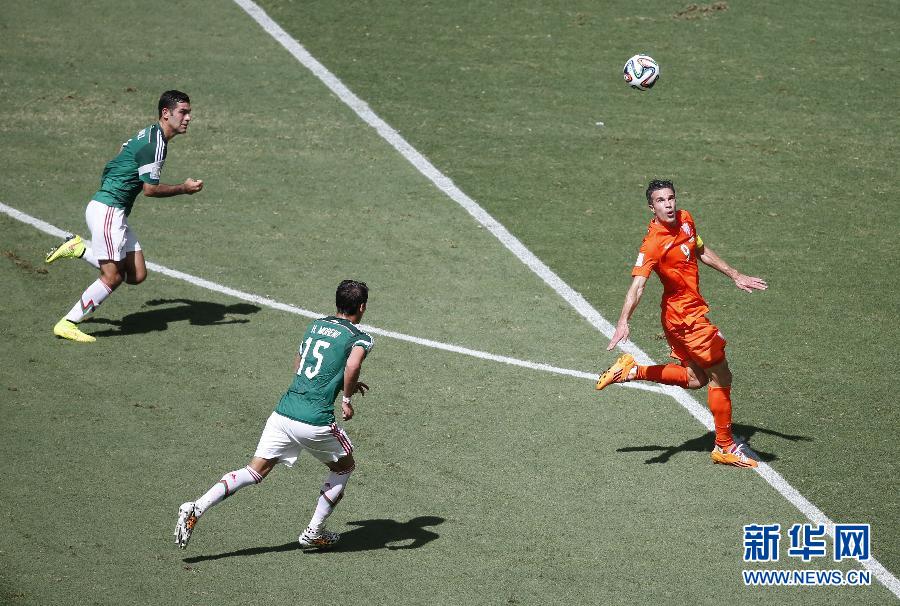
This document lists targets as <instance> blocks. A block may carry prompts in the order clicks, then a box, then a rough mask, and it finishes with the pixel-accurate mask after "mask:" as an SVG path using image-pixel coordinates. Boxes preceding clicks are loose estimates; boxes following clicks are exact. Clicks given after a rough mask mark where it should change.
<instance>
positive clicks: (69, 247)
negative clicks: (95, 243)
mask: <svg viewBox="0 0 900 606" xmlns="http://www.w3.org/2000/svg"><path fill="white" fill-rule="evenodd" d="M84 250H85V247H84V241H83V240H82V239H81V236H69V237H68V238H66V239H65V241H63V243H62V244H60V245H59V246H57V247H56V248H54V249H52V250H51V251H50V252H48V253H47V258H46V262H47V263H53V262H54V261H56V260H57V259H80V258H81V257H83V256H84Z"/></svg>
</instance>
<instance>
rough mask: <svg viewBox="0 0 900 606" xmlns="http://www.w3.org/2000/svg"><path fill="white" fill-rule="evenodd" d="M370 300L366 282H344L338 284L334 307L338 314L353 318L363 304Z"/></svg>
mask: <svg viewBox="0 0 900 606" xmlns="http://www.w3.org/2000/svg"><path fill="white" fill-rule="evenodd" d="M368 300H369V287H368V286H366V283H365V282H357V281H356V280H344V281H343V282H341V283H340V284H338V287H337V292H336V293H335V294H334V305H335V307H337V310H338V313H342V314H347V315H348V316H352V315H353V314H355V313H357V312H358V311H359V308H360V307H361V306H362V304H363V303H365V302H366V301H368Z"/></svg>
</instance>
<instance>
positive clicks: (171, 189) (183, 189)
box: [144, 179, 203, 198]
mask: <svg viewBox="0 0 900 606" xmlns="http://www.w3.org/2000/svg"><path fill="white" fill-rule="evenodd" d="M201 189H203V181H202V180H200V179H185V180H184V183H180V184H178V185H169V184H167V183H156V184H153V183H147V182H146V181H144V195H145V196H147V197H148V198H170V197H172V196H180V195H182V194H187V195H191V194H196V193H197V192H198V191H200V190H201Z"/></svg>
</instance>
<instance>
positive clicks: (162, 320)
mask: <svg viewBox="0 0 900 606" xmlns="http://www.w3.org/2000/svg"><path fill="white" fill-rule="evenodd" d="M144 306H149V307H154V308H155V309H147V310H142V311H138V312H135V313H132V314H128V315H127V316H125V317H123V318H122V319H121V320H106V319H104V318H89V319H88V320H86V321H85V323H90V324H111V325H113V326H115V327H116V328H108V329H106V330H100V331H97V332H92V333H91V335H92V336H95V337H115V336H124V335H137V334H144V333H148V332H160V331H163V330H167V329H168V328H169V323H171V322H183V321H185V320H186V321H188V322H189V323H190V324H191V325H192V326H220V325H223V324H246V323H247V322H249V321H250V320H247V319H244V318H232V317H230V316H232V315H248V314H255V313H256V312H258V311H259V309H260V308H259V307H257V306H256V305H250V304H249V303H233V304H231V305H222V304H221V303H211V302H209V301H192V300H191V299H153V300H150V301H147V302H146V303H144Z"/></svg>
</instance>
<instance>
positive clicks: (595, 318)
mask: <svg viewBox="0 0 900 606" xmlns="http://www.w3.org/2000/svg"><path fill="white" fill-rule="evenodd" d="M234 2H235V3H236V4H237V5H238V6H240V7H241V8H242V9H243V10H244V11H245V12H246V13H247V14H248V15H250V17H251V18H252V19H253V20H254V21H256V22H257V23H258V24H259V25H260V26H261V27H262V28H263V29H264V30H265V31H266V33H267V34H269V35H270V36H271V37H272V38H274V39H275V40H276V41H278V43H279V44H281V45H282V46H283V47H284V48H285V50H287V51H288V52H289V53H290V54H291V55H292V56H293V57H294V58H295V59H296V60H297V61H299V62H300V63H301V64H302V65H303V66H304V67H306V68H307V69H308V70H309V71H311V72H312V73H313V74H314V75H315V76H316V77H317V78H318V79H319V80H321V81H322V83H323V84H324V85H325V86H327V87H328V89H329V90H331V92H333V93H334V94H335V95H337V96H338V98H339V99H340V100H341V101H342V102H343V103H344V104H346V105H347V106H348V107H350V108H351V109H352V110H353V111H354V112H355V113H356V115H358V116H359V117H360V118H361V119H362V120H363V121H364V122H365V123H366V124H368V125H369V126H371V127H372V128H374V129H375V130H376V131H377V132H378V134H379V135H380V136H381V137H382V138H383V139H384V140H385V141H387V142H388V143H389V144H390V145H391V146H392V147H393V148H394V149H396V150H397V151H398V152H399V153H400V154H401V155H402V156H403V157H404V158H406V160H407V161H408V162H410V163H411V164H412V165H413V166H415V167H416V169H418V170H419V172H421V173H422V174H423V175H424V176H425V177H426V178H428V179H429V180H430V181H431V182H432V183H434V185H435V186H436V187H437V188H438V189H439V190H441V191H442V192H444V193H445V194H447V196H448V197H450V199H452V200H453V201H454V202H456V203H457V204H459V205H460V206H461V207H463V208H464V209H465V210H466V211H467V212H468V213H469V214H470V215H472V217H473V218H474V219H475V220H476V221H478V223H479V224H481V225H482V226H484V227H485V228H487V229H488V231H490V232H491V233H492V234H494V236H495V237H496V238H497V239H498V240H500V242H501V243H502V244H503V245H504V246H505V247H506V248H507V249H509V250H510V252H512V253H513V254H514V255H515V256H516V257H517V258H518V259H519V260H521V261H522V263H524V264H525V265H526V266H528V267H529V268H530V269H531V270H532V271H533V272H534V273H535V274H537V275H538V277H540V278H541V279H542V280H543V281H544V282H545V283H546V284H547V285H548V286H550V288H552V289H553V290H554V291H556V292H557V293H558V294H559V295H560V296H561V297H562V298H563V299H565V301H566V302H568V303H569V304H570V305H571V306H572V307H573V308H575V310H576V311H577V312H578V313H579V314H581V316H582V317H583V318H584V319H586V320H587V321H588V322H589V323H590V324H591V325H592V326H594V327H595V328H596V329H597V330H599V331H600V332H601V333H602V334H603V335H605V336H606V337H607V338H611V337H612V334H613V332H614V330H615V327H614V326H613V325H612V324H610V323H609V322H608V321H607V320H606V319H605V318H604V317H603V316H602V315H600V312H598V311H597V310H596V309H594V308H593V306H592V305H591V304H590V303H588V302H587V300H585V298H584V297H582V296H581V294H580V293H578V292H576V291H575V290H574V289H573V288H572V287H570V286H569V285H568V284H566V283H565V282H564V281H563V280H562V278H560V277H559V276H557V275H556V273H554V272H553V270H551V269H550V268H549V267H547V265H546V264H545V263H544V262H543V261H541V260H540V259H538V258H537V257H536V256H535V255H534V253H532V252H531V251H530V250H528V248H526V247H525V245H524V244H522V242H520V241H519V239H518V238H516V237H515V236H513V235H512V234H511V233H510V232H509V230H507V229H506V228H505V227H504V226H503V225H501V224H500V223H499V222H498V221H497V220H496V219H494V218H493V217H492V216H491V215H490V214H488V212H487V211H485V210H484V209H483V208H482V207H481V206H480V205H479V204H478V203H477V202H475V201H474V200H473V199H472V198H470V197H469V196H468V195H466V193H465V192H463V191H462V190H461V189H459V188H458V187H457V186H456V185H455V184H454V183H453V181H452V180H451V179H450V178H449V177H447V176H446V175H444V174H443V173H442V172H441V171H439V170H438V169H437V168H436V167H435V166H434V165H433V164H432V163H431V162H430V161H429V160H428V159H427V158H425V157H424V156H423V155H422V154H420V153H419V152H418V151H417V150H416V149H415V148H413V146H412V145H410V144H409V142H407V141H406V139H404V138H403V137H402V136H401V135H400V133H398V132H397V131H396V130H395V129H394V128H392V127H391V126H390V125H389V124H387V123H386V122H385V121H384V120H382V119H381V118H380V117H378V115H376V114H375V112H373V111H372V109H371V108H370V107H369V105H368V104H367V103H366V102H364V101H363V100H362V99H360V98H359V97H357V96H356V95H355V94H354V93H353V92H352V91H351V90H350V89H349V88H347V87H346V86H345V85H344V83H343V82H341V81H340V80H339V79H338V78H337V77H336V76H335V75H334V74H332V73H331V72H330V71H329V70H328V69H327V68H326V67H325V66H324V65H322V64H321V63H319V61H318V60H317V59H316V58H315V57H313V56H312V55H311V54H310V53H309V52H308V51H307V50H306V49H305V48H303V46H302V45H301V44H300V43H299V42H297V40H295V39H294V38H293V37H291V35H290V34H288V33H287V32H286V31H284V29H283V28H282V27H281V26H280V25H278V24H277V23H276V22H275V21H273V20H272V18H271V17H269V16H268V15H267V14H266V12H265V11H264V10H262V9H261V8H260V7H259V6H257V5H256V3H254V2H253V1H252V0H234ZM620 348H621V349H622V350H623V351H626V352H628V353H630V354H631V355H633V356H634V357H635V359H636V360H637V361H638V362H639V363H641V364H651V363H653V360H652V359H651V358H650V356H648V355H647V354H646V353H644V351H642V350H641V349H640V348H639V347H637V345H635V344H634V343H633V342H631V341H628V342H625V343H624V344H622V345H620ZM664 391H665V392H666V393H667V394H668V395H670V396H671V397H672V398H673V399H674V400H675V401H677V402H678V403H679V404H680V405H681V406H683V407H684V408H685V409H686V410H687V411H688V412H689V413H690V414H691V415H692V416H693V417H694V418H695V419H697V420H698V421H699V422H700V423H701V424H702V425H703V426H704V427H706V428H707V429H708V430H709V431H713V430H714V428H715V426H714V424H713V419H712V415H711V414H710V412H709V411H708V410H707V409H706V408H705V407H704V406H702V405H701V404H700V403H699V402H698V401H697V400H696V399H694V397H693V396H691V395H690V394H688V393H687V392H686V391H685V390H683V389H681V388H677V387H667V388H665V389H664ZM757 473H759V475H760V476H761V477H763V478H764V479H765V480H766V482H768V483H769V484H770V485H771V486H772V487H773V488H774V489H775V490H777V491H778V492H779V493H781V495H783V496H784V497H785V498H786V499H787V500H788V501H790V502H791V504H793V505H794V506H795V507H796V508H797V509H799V510H800V512H802V513H803V515H805V516H806V517H807V518H808V519H809V520H810V521H812V522H815V523H817V524H827V525H828V527H829V533H831V534H832V536H833V524H834V523H833V522H832V521H831V520H830V519H828V517H827V516H825V514H824V513H822V511H821V510H820V509H819V508H817V507H816V506H815V505H813V504H812V503H811V502H810V501H809V500H808V499H807V498H806V497H804V496H803V495H801V494H800V493H799V492H797V490H796V489H795V488H794V487H793V486H791V485H790V484H788V483H787V481H786V480H785V479H784V478H783V477H781V475H780V474H778V472H776V471H775V470H774V469H772V468H771V467H770V466H769V465H767V464H766V463H762V462H760V465H759V467H758V468H757ZM862 564H863V566H865V567H866V568H867V569H869V570H871V571H872V573H873V574H874V575H875V577H876V578H877V579H878V580H879V581H881V583H883V584H884V585H885V587H887V588H888V589H889V590H890V591H891V592H892V593H893V594H894V595H896V596H897V597H898V598H900V581H898V580H897V578H896V577H895V576H893V575H892V574H891V573H890V572H889V571H888V570H887V569H885V568H884V567H883V566H882V565H881V564H879V563H878V562H877V561H876V560H874V559H872V560H869V562H863V563H862Z"/></svg>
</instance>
